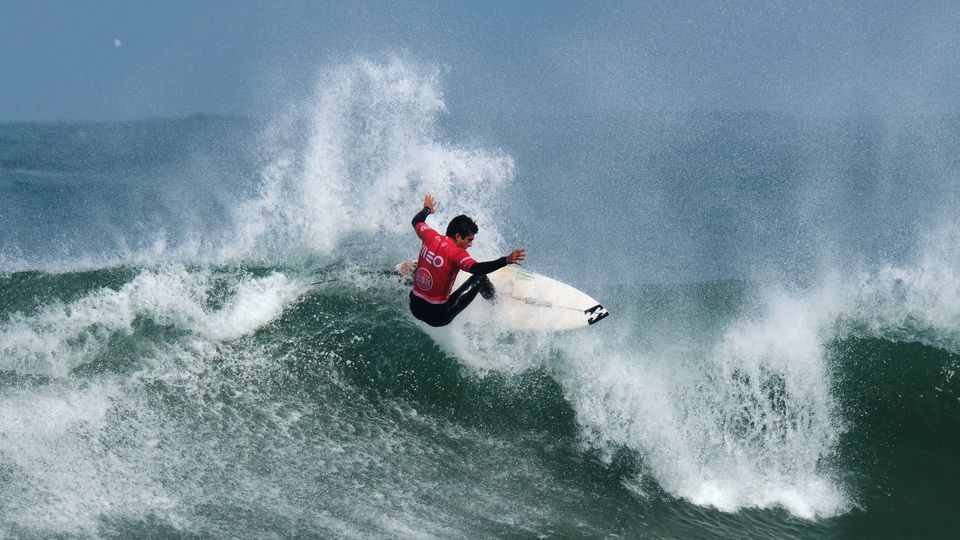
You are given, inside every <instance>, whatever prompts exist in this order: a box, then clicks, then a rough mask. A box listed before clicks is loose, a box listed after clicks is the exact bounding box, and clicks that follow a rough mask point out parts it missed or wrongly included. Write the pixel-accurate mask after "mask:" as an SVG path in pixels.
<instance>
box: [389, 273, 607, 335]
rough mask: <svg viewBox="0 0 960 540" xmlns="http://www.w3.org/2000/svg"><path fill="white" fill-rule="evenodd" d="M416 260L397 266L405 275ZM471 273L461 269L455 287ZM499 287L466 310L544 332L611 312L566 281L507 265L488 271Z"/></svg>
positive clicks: (593, 321)
mask: <svg viewBox="0 0 960 540" xmlns="http://www.w3.org/2000/svg"><path fill="white" fill-rule="evenodd" d="M414 266H415V261H405V262H402V263H400V264H398V265H397V271H398V272H400V273H401V274H402V275H410V274H411V273H412V272H413V268H414ZM471 275H472V274H470V273H468V272H462V271H461V272H460V273H459V274H458V275H457V280H456V281H455V282H454V286H453V288H454V290H456V288H457V287H459V286H460V285H462V284H463V282H464V281H466V280H467V279H469V278H470V276H471ZM487 277H489V278H490V282H491V283H493V287H494V288H495V289H496V298H495V299H494V300H493V301H487V300H484V299H483V298H481V297H479V296H478V297H477V298H476V299H475V300H474V301H473V302H472V303H471V304H470V307H468V308H467V310H468V311H469V310H475V309H483V310H491V311H492V314H493V315H494V316H495V318H496V319H497V320H498V322H500V323H501V324H503V325H504V326H505V327H507V328H512V329H516V330H523V331H533V332H538V331H539V332H545V331H557V330H572V329H575V328H583V327H585V326H590V325H592V324H596V323H597V322H599V321H601V320H603V319H605V318H606V317H607V316H608V315H609V314H610V313H609V312H608V311H607V310H606V309H604V307H603V306H602V305H600V302H597V301H596V300H594V299H593V298H591V297H590V296H589V295H588V294H586V293H584V292H582V291H580V290H577V289H575V288H573V287H571V286H570V285H567V284H566V283H561V282H559V281H557V280H555V279H551V278H548V277H546V276H542V275H540V274H537V273H534V272H530V271H528V270H524V269H523V268H519V267H516V266H507V267H505V268H501V269H500V270H497V271H496V272H493V273H491V274H487Z"/></svg>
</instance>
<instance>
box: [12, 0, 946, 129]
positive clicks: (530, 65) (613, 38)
mask: <svg viewBox="0 0 960 540" xmlns="http://www.w3.org/2000/svg"><path fill="white" fill-rule="evenodd" d="M389 55H399V56H402V57H404V58H407V59H409V60H411V61H416V62H424V63H429V64H431V65H436V66H439V67H440V68H441V71H442V73H443V74H444V84H445V93H446V98H447V104H448V107H449V108H451V109H460V110H470V111H474V112H479V113H483V114H491V115H497V116H504V115H513V114H516V113H529V114H546V115H558V114H560V115H562V114H630V113H637V112H643V111H651V110H655V111H690V110H699V109H708V110H735V111H741V110H762V111H770V112H775V113H784V114H793V115H801V116H803V115H812V116H835V115H851V114H861V113H876V114H895V115H915V114H957V113H958V112H960V99H958V96H960V3H957V2H885V1H877V2H852V1H851V2H787V1H777V0H771V1H764V2H725V1H704V2H647V1H643V2H612V1H604V2H586V1H570V2H568V1H555V2H540V1H525V2H510V1H501V2H491V1H474V2H446V1H437V2H427V1H403V0H398V1H384V2H368V1H350V2H319V1H302V2H295V1H279V0H278V1H271V2H267V1H264V2H252V1H237V2H227V1H222V2H221V1H192V2H191V1H180V0H171V1H164V2H133V1H121V0H101V1H96V0H91V1H87V2H75V1H67V0H61V1H54V0H32V1H29V2H24V1H17V0H0V74H2V79H3V83H2V84H0V121H6V122H9V121H16V122H19V121H61V120H98V121H100V120H102V121H112V120H126V119H140V118H157V117H180V116H188V115H193V114H230V115H245V116H253V117H258V116H265V115H270V114H271V112H272V111H275V110H279V109H281V108H283V107H285V106H287V105H288V104H289V103H291V102H294V101H296V100H297V99H299V98H302V97H304V96H306V95H308V94H309V92H310V91H311V89H312V88H313V87H314V86H315V85H316V84H317V82H318V81H317V78H318V77H319V76H320V74H321V73H322V72H323V70H324V69H325V68H327V67H329V66H330V65H332V64H336V63H338V62H344V61H346V60H348V59H350V58H354V57H357V56H363V57H371V58H380V57H384V56H389Z"/></svg>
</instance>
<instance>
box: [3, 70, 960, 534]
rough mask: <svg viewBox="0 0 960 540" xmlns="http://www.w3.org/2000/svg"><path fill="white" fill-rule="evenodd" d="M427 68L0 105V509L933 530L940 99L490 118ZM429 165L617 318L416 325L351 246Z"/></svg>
mask: <svg viewBox="0 0 960 540" xmlns="http://www.w3.org/2000/svg"><path fill="white" fill-rule="evenodd" d="M442 84H443V81H442V79H441V77H440V71H439V70H438V69H436V68H435V67H432V66H425V65H420V64H417V63H414V62H411V61H409V60H400V59H387V60H369V59H358V60H356V61H353V62H349V63H346V64H343V65H339V66H335V67H333V68H330V69H328V70H326V71H325V72H324V73H323V74H322V76H321V77H320V79H319V82H318V84H317V86H316V92H315V94H314V96H313V97H312V98H311V100H309V101H308V102H307V103H303V104H299V105H298V106H296V107H291V109H290V110H289V111H288V112H287V113H286V114H284V115H282V117H279V118H276V119H273V120H271V121H270V122H268V123H266V124H265V125H264V124H260V123H256V122H253V121H249V120H244V119H229V118H209V117H196V118H190V119H185V120H177V121H152V122H139V123H129V124H49V125H4V126H0V141H2V143H0V191H2V195H3V197H2V198H0V212H2V215H3V216H4V221H5V227H4V228H3V229H2V230H0V240H2V242H0V246H2V247H0V300H2V304H0V478H2V479H3V481H2V482H0V508H2V512H0V527H2V529H0V530H3V532H4V533H6V534H8V535H11V536H35V535H39V536H52V535H66V536H137V537H140V536H161V535H177V536H184V535H200V536H233V537H260V536H263V535H264V534H278V535H282V536H307V535H314V536H315V535H321V536H336V537H369V536H382V535H390V536H395V535H399V536H404V537H499V536H534V535H546V536H560V537H568V536H607V535H626V536H656V537H702V536H710V537H730V538H743V537H810V536H818V537H820V536H831V537H832V536H854V537H861V536H862V537H884V536H891V537H902V536H946V535H948V534H952V533H953V531H955V530H956V526H957V525H958V524H957V523H956V522H955V521H953V520H955V518H954V517H952V515H953V512H952V506H948V505H952V494H953V492H954V491H955V490H954V487H953V486H955V485H956V483H957V481H958V480H960V469H958V468H957V466H956V460H955V453H956V448H958V447H960V441H958V438H957V435H956V434H957V430H956V429H955V427H956V425H957V423H958V422H960V377H958V376H957V372H958V370H960V301H958V300H960V275H957V273H956V272H955V268H957V263H958V262H960V251H958V250H957V248H956V246H958V245H960V242H958V241H957V240H958V236H960V235H958V232H957V231H960V227H958V226H957V224H956V223H954V222H953V220H952V217H951V214H950V213H946V212H943V211H942V206H941V205H943V204H947V203H949V202H950V201H952V200H953V198H954V197H955V195H956V193H955V192H954V189H955V188H952V187H950V185H951V184H949V182H948V180H947V179H948V178H949V171H950V170H951V169H950V163H949V160H948V159H947V158H946V155H947V154H949V152H948V150H949V149H950V148H953V147H954V145H955V144H956V143H957V142H958V140H957V136H956V135H955V134H956V133H957V132H958V131H957V130H956V129H955V128H956V126H954V125H952V124H948V123H946V122H945V121H939V120H938V121H932V120H931V121H916V122H913V123H910V124H892V123H883V122H879V121H877V120H856V121H854V120H844V121H837V122H835V123H828V122H816V123H805V122H801V121H798V120H795V119H789V118H782V117H776V116H764V115H714V114H699V113H697V114H690V115H683V116H676V117H671V116H667V115H660V116H651V117H649V118H644V119H617V120H616V121H612V120H610V119H601V120H600V121H597V120H594V121H592V123H590V122H578V123H575V124H576V125H573V124H572V123H564V121H563V120H560V121H558V122H557V123H555V124H553V125H551V126H550V128H551V129H550V130H544V129H543V126H542V125H540V124H538V120H536V119H530V120H529V121H525V120H522V119H518V120H517V126H519V125H522V126H524V127H523V128H522V129H521V128H520V127H517V126H507V127H503V128H497V129H492V128H488V127H487V128H485V127H483V126H482V125H481V123H479V122H477V121H476V118H474V117H472V116H471V115H470V114H469V111H468V112H467V113H466V114H459V115H458V114H457V112H455V111H448V110H447V106H446V103H445V101H444V97H443V92H442ZM539 121H541V122H542V119H541V120H539ZM631 122H634V123H633V124H631ZM525 130H526V131H525ZM531 133H539V134H542V137H534V136H532V135H531ZM551 133H552V134H551ZM551 137H552V138H551ZM584 140H589V141H590V143H591V145H592V146H591V147H593V148H597V149H600V151H598V152H596V154H584V153H583V152H584V150H583V146H582V143H583V142H584ZM463 141H470V143H465V142H463ZM477 141H486V142H477ZM498 141H499V142H498ZM637 141H639V142H637ZM501 145H502V147H504V148H511V151H510V153H507V152H506V151H504V150H501V149H499V147H500V146H501ZM578 149H579V150H578ZM577 152H580V153H579V154H578V153H577ZM598 156H599V157H598ZM611 156H616V159H617V160H618V161H617V162H616V164H615V166H610V165H611V164H610V163H609V160H611V159H614V158H612V157H611ZM588 170H593V171H595V170H603V171H606V174H608V175H609V176H608V177H605V178H601V179H597V178H587V177H586V176H585V174H586V173H585V171H588ZM898 181H899V182H900V183H898ZM428 191H429V192H432V193H434V194H436V195H437V196H438V199H439V200H440V205H441V206H440V207H441V212H440V213H439V215H437V216H434V217H431V218H430V220H431V223H432V224H434V225H435V226H438V227H439V226H442V225H441V224H443V223H445V222H446V221H447V220H448V219H449V218H450V217H452V216H453V215H456V214H458V213H461V212H463V213H467V214H470V215H472V216H474V218H475V219H476V220H477V222H478V223H480V226H481V233H480V235H478V240H477V245H476V250H475V251H476V255H477V256H478V257H481V258H484V257H492V256H495V255H497V254H500V253H501V252H503V251H505V250H506V249H507V247H509V246H510V245H513V242H515V241H516V239H517V238H522V239H523V240H524V245H525V246H527V247H529V248H530V249H531V253H532V254H533V257H532V258H531V261H530V266H531V268H532V269H533V270H540V271H544V272H549V273H551V274H552V275H555V276H557V277H559V278H561V279H564V280H565V281H569V282H570V283H572V284H574V285H576V286H578V287H580V288H583V289H584V290H587V291H588V292H590V293H591V294H593V295H594V296H596V297H598V298H601V299H602V300H603V301H604V304H605V305H608V306H609V307H610V309H611V311H612V312H613V313H614V316H613V317H611V318H609V319H607V320H605V321H604V323H603V324H601V325H597V326H595V327H591V328H590V329H589V330H586V331H580V332H574V333H570V334H562V335H553V336H543V335H523V334H520V335H518V334H515V333H511V332H509V331H508V330H507V329H504V328H502V327H500V326H498V325H497V322H496V321H490V320H486V319H485V318H484V317H483V314H482V312H481V310H468V311H467V312H465V314H464V315H463V316H462V317H461V318H460V319H458V320H457V321H456V322H455V323H454V324H453V325H451V326H450V327H448V328H446V329H445V330H444V332H443V333H442V334H441V335H440V336H439V337H437V338H436V341H435V340H434V339H431V338H429V337H428V336H427V335H426V334H425V333H424V331H423V330H422V329H421V328H420V327H419V326H418V325H417V324H416V323H415V322H414V321H413V319H412V318H411V316H410V315H409V314H408V313H407V309H406V305H405V294H406V291H405V288H404V286H403V285H402V284H401V283H398V282H397V281H396V280H395V279H394V278H392V277H390V276H389V275H386V274H384V273H382V272H381V270H383V269H388V268H390V267H392V265H393V264H394V263H395V262H396V261H397V260H399V259H401V258H404V257H408V256H409V255H410V254H411V253H413V252H414V251H415V250H416V248H417V245H416V240H415V238H414V237H413V235H412V234H411V232H410V231H409V219H410V217H411V216H412V214H413V213H414V212H415V211H416V210H417V207H418V205H419V202H420V198H421V197H422V195H423V193H424V192H428ZM857 193H859V194H860V197H859V198H858V196H857ZM905 193H909V196H905V195H904V194H905ZM574 194H579V196H578V197H576V198H575V199H576V200H575V201H574V197H573V195H574ZM827 195H829V197H828V196H827ZM641 199H642V200H641ZM895 200H901V201H903V202H904V204H903V206H902V208H901V207H898V206H897V205H896V204H894V202H895ZM571 201H573V202H571ZM651 201H652V202H651ZM574 203H575V204H574ZM604 206H605V207H606V208H608V210H602V209H601V207H604ZM670 208H673V209H677V210H682V212H679V211H678V212H676V213H671V212H667V211H666V209H670ZM524 209H526V212H524V211H522V210H524ZM610 209H613V210H615V212H616V213H615V214H613V215H612V216H611V217H613V218H615V219H614V220H613V221H615V222H614V223H608V224H607V226H606V227H603V228H598V227H597V225H596V221H597V219H598V218H597V216H604V215H607V216H610V215H611V214H610V212H611V210H610ZM844 209H846V210H844ZM814 210H816V212H815V211H814ZM817 212H819V213H817ZM880 213H885V214H887V215H888V217H889V222H890V223H896V224H899V225H901V226H902V227H901V230H900V231H899V232H891V231H886V230H879V229H878V227H879V226H880V225H881V224H882V223H883V222H882V220H881V219H880V217H879V214H880ZM531 214H533V216H531ZM814 216H819V217H817V218H816V219H814ZM517 231H521V232H519V233H518V232H517ZM698 231H700V232H698ZM738 239H739V240H738ZM625 240H626V241H628V242H630V243H632V246H633V247H634V248H635V249H630V250H626V251H625V250H624V249H623V247H622V245H623V243H624V241H625ZM707 248H709V249H707ZM606 253H619V254H621V255H620V256H618V257H616V258H608V259H600V258H599V256H598V254H599V255H602V254H606ZM658 260H662V261H663V262H662V264H660V265H659V266H658V263H657V261H658ZM570 261H575V263H574V264H570ZM585 261H586V262H585ZM598 261H603V262H604V263H605V264H599V263H598Z"/></svg>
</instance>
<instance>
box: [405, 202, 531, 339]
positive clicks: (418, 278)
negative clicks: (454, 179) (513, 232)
mask: <svg viewBox="0 0 960 540" xmlns="http://www.w3.org/2000/svg"><path fill="white" fill-rule="evenodd" d="M436 204H437V203H436V200H434V198H433V195H430V194H429V193H428V194H427V195H426V196H425V197H424V198H423V210H420V212H418V213H417V215H416V216H414V217H413V228H414V230H415V231H417V236H418V237H420V240H421V241H422V242H423V245H421V246H420V256H419V257H418V258H417V266H416V271H414V273H413V290H412V291H410V312H411V313H413V316H414V317H416V318H418V319H420V320H421V321H423V322H425V323H427V324H429V325H430V326H445V325H447V324H450V321H452V320H453V319H454V317H456V316H457V315H459V314H460V312H461V311H463V310H464V309H465V308H466V307H467V306H469V305H470V302H473V299H474V298H476V297H477V294H478V293H479V294H480V295H481V296H483V297H484V298H486V299H488V300H490V299H492V298H493V296H494V290H493V285H492V284H491V283H490V279H489V278H487V274H489V273H490V272H494V271H496V270H499V269H501V268H503V267H504V266H506V265H508V264H520V263H521V262H523V260H524V259H526V258H527V255H526V250H525V249H523V248H520V249H515V250H513V251H511V252H510V254H509V255H506V256H504V257H500V258H499V259H495V260H492V261H485V262H477V261H475V260H473V258H472V257H471V256H470V254H469V253H467V248H469V247H470V246H472V245H473V239H474V236H476V234H477V231H478V230H479V228H478V227H477V224H476V223H474V222H473V220H472V219H470V218H469V217H467V216H464V215H459V216H457V217H455V218H453V219H451V220H450V223H449V224H448V225H447V234H446V235H442V234H440V233H438V232H437V231H435V230H433V229H431V228H430V226H429V225H427V223H426V219H427V216H428V215H430V214H432V213H434V212H436ZM460 270H463V271H464V272H469V273H471V274H473V276H471V277H470V278H469V279H468V280H467V281H466V282H465V283H464V284H463V285H461V286H460V288H458V289H457V290H456V291H453V293H451V292H450V291H451V290H452V289H453V282H454V280H455V279H456V278H457V273H459V271H460Z"/></svg>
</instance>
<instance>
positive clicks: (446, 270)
mask: <svg viewBox="0 0 960 540" xmlns="http://www.w3.org/2000/svg"><path fill="white" fill-rule="evenodd" d="M414 228H415V229H416V231H417V236H419V237H420V240H422V241H423V245H422V246H420V256H419V257H418V258H417V270H416V272H414V273H413V294H415V295H417V296H419V297H420V298H422V299H424V300H426V301H427V302H430V303H431V304H442V303H444V302H446V301H447V299H448V298H450V292H451V291H452V290H453V282H454V280H456V279H457V274H458V273H459V272H460V270H470V268H471V267H472V266H473V265H474V263H476V261H475V260H473V257H471V256H470V254H469V253H467V250H465V249H463V248H459V247H457V245H456V244H455V243H454V242H453V239H452V238H450V237H448V236H444V235H442V234H440V233H438V232H437V231H435V230H433V229H431V228H430V226H429V225H427V224H426V222H423V221H421V222H420V223H417V224H416V225H414Z"/></svg>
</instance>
